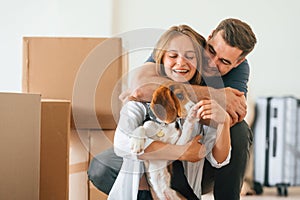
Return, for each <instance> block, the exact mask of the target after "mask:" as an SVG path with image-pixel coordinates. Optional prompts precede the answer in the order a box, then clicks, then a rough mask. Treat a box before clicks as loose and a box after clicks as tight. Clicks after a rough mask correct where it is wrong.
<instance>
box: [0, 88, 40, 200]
mask: <svg viewBox="0 0 300 200" xmlns="http://www.w3.org/2000/svg"><path fill="white" fill-rule="evenodd" d="M40 99H41V96H40V95H39V94H19V93H0V158H1V165H0V177H1V178H0V185H1V186H0V199H7V200H12V199H31V200H38V199H39V178H40V122H41V118H40V116H41V103H40Z"/></svg>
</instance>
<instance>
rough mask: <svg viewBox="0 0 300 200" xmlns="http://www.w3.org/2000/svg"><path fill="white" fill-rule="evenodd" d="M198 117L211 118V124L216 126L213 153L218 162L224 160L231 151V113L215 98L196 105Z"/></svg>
mask: <svg viewBox="0 0 300 200" xmlns="http://www.w3.org/2000/svg"><path fill="white" fill-rule="evenodd" d="M195 109H198V111H197V117H199V118H200V119H203V120H210V121H211V125H212V126H214V127H216V131H217V134H216V143H215V145H214V147H213V149H212V155H213V157H214V159H215V160H216V161H217V163H222V162H224V161H225V160H226V159H227V157H228V155H229V152H230V148H231V140H230V123H231V118H230V117H229V114H228V113H227V112H226V111H225V110H224V109H223V108H222V107H221V106H220V105H219V104H218V103H217V102H216V101H213V100H202V101H200V102H198V103H197V104H196V106H195Z"/></svg>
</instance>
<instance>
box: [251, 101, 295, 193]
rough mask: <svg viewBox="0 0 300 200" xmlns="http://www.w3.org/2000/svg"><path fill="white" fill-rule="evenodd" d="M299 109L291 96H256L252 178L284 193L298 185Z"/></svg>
mask: <svg viewBox="0 0 300 200" xmlns="http://www.w3.org/2000/svg"><path fill="white" fill-rule="evenodd" d="M299 122H300V109H299V100H298V99H296V98H294V97H260V98H258V99H257V100H256V119H255V123H254V126H253V132H254V181H255V182H258V183H260V184H261V185H263V186H269V187H273V186H276V187H277V192H278V195H280V196H287V195H288V189H287V188H288V186H297V185H300V181H299V180H300V155H299V154H300V147H299V145H300V139H299V138H300V137H299V134H300V133H299V132H300V125H299Z"/></svg>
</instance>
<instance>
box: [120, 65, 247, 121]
mask: <svg viewBox="0 0 300 200" xmlns="http://www.w3.org/2000/svg"><path fill="white" fill-rule="evenodd" d="M167 81H170V79H168V78H165V77H160V76H159V75H158V74H157V73H156V70H155V63H151V62H147V63H145V64H144V65H143V66H142V67H140V68H138V69H136V71H135V74H134V76H133V79H132V81H131V84H130V86H131V87H130V88H132V90H131V91H132V92H131V95H132V96H134V97H136V98H137V99H140V100H143V101H151V99H152V94H153V92H154V91H155V90H156V89H157V88H158V87H159V85H161V84H163V83H165V82H167ZM192 87H193V89H194V94H195V95H196V97H197V99H196V98H195V95H193V94H191V98H192V99H193V101H195V102H197V101H199V100H203V99H211V98H213V99H215V100H216V101H217V102H218V103H219V104H220V105H222V106H224V107H225V108H226V111H227V112H228V113H229V115H230V116H231V118H232V125H233V124H235V123H237V122H238V121H241V120H242V119H244V117H245V116H246V109H247V106H246V101H245V97H244V93H243V92H240V91H238V90H236V89H233V88H230V87H226V88H222V89H213V88H211V87H207V86H199V85H192ZM123 99H124V97H123Z"/></svg>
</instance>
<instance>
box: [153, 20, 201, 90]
mask: <svg viewBox="0 0 300 200" xmlns="http://www.w3.org/2000/svg"><path fill="white" fill-rule="evenodd" d="M180 35H186V36H188V37H189V38H190V39H191V41H192V43H193V46H194V49H195V52H196V59H197V70H196V73H195V75H194V76H193V78H192V79H191V80H190V81H189V83H191V84H200V83H201V69H202V66H203V64H204V63H205V60H206V59H205V56H204V50H205V47H206V40H205V38H204V37H203V36H202V35H200V34H199V33H197V32H196V31H195V30H193V29H192V28H191V27H189V26H188V25H179V26H172V27H171V28H169V29H168V30H167V31H166V32H165V33H163V35H162V36H161V37H160V39H159V40H158V42H157V43H156V46H155V49H154V51H153V58H154V60H155V62H156V70H157V73H158V74H159V75H161V76H166V73H165V69H164V65H163V63H162V59H163V56H164V54H165V53H166V49H167V46H168V45H169V43H170V41H171V40H172V39H173V38H175V37H177V36H180Z"/></svg>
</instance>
